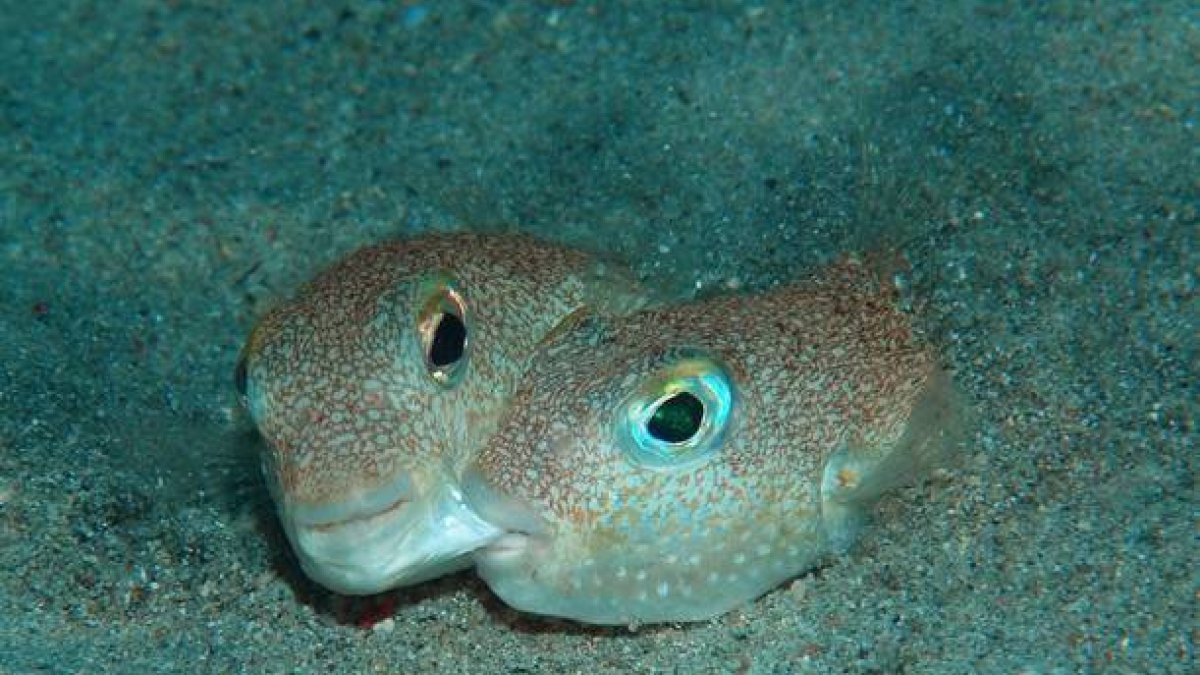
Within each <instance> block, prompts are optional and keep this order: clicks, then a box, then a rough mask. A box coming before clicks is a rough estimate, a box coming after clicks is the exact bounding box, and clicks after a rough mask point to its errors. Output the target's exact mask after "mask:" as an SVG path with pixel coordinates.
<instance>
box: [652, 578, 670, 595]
mask: <svg viewBox="0 0 1200 675" xmlns="http://www.w3.org/2000/svg"><path fill="white" fill-rule="evenodd" d="M656 590H657V591H658V597H660V598H665V597H667V595H668V594H670V592H671V585H670V584H668V583H667V582H665V581H660V582H659V583H658V588H657V589H656Z"/></svg>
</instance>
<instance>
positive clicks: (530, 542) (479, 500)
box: [462, 467, 551, 565]
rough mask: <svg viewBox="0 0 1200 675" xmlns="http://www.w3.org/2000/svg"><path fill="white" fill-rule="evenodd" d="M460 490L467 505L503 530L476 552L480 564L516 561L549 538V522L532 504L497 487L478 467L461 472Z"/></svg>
mask: <svg viewBox="0 0 1200 675" xmlns="http://www.w3.org/2000/svg"><path fill="white" fill-rule="evenodd" d="M462 491H463V498H464V500H465V501H466V504H467V506H468V508H470V509H471V510H472V511H473V512H474V513H475V514H476V515H477V516H478V517H479V518H481V519H482V520H484V521H486V522H488V523H489V524H491V525H492V526H493V527H495V528H497V529H498V530H499V531H501V532H502V534H501V535H500V536H499V537H497V538H496V539H495V540H494V541H492V542H491V543H490V544H489V545H488V546H487V547H486V548H483V549H480V551H479V552H478V553H477V554H476V558H477V559H478V560H479V562H480V563H481V564H487V565H496V564H501V565H502V564H505V563H515V562H516V561H517V560H518V559H520V558H522V557H524V556H526V555H527V554H529V553H531V552H532V549H533V547H535V546H537V545H538V544H539V543H541V544H545V542H546V541H547V540H548V539H549V538H550V535H551V528H550V524H549V523H548V522H547V521H546V519H545V518H543V517H542V516H541V515H539V514H538V513H537V511H536V510H535V509H534V507H533V506H532V505H531V504H529V503H527V502H525V501H524V500H522V499H520V498H517V497H515V496H512V495H509V494H507V493H505V492H504V491H502V490H500V489H498V488H497V487H495V486H494V485H493V484H491V483H489V482H488V480H487V479H486V478H485V477H484V476H483V474H482V473H481V472H480V471H479V470H478V469H477V468H475V467H470V468H468V469H467V470H466V472H465V473H464V474H463V479H462Z"/></svg>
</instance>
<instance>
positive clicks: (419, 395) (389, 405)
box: [244, 234, 637, 592]
mask: <svg viewBox="0 0 1200 675" xmlns="http://www.w3.org/2000/svg"><path fill="white" fill-rule="evenodd" d="M439 278H449V279H453V283H454V285H455V289H456V291H457V292H461V295H462V297H463V299H464V305H465V308H466V314H467V323H468V324H469V350H468V357H467V361H466V362H465V363H466V366H465V369H464V370H463V372H462V376H461V378H460V379H459V380H458V381H457V382H456V383H455V384H453V385H452V386H445V385H443V384H439V383H438V382H436V381H434V379H433V378H432V377H430V375H429V372H428V368H427V364H426V361H425V358H424V357H425V353H424V352H423V347H422V343H421V339H420V335H419V330H418V323H419V318H420V314H421V311H422V307H424V306H426V305H427V304H428V302H429V297H428V296H429V288H430V287H431V286H430V284H431V283H433V282H434V281H436V280H437V279H439ZM431 280H432V281H431ZM636 303H637V300H636V291H635V290H634V288H633V285H632V284H630V283H629V282H628V281H627V278H626V277H625V276H623V274H622V273H621V272H620V271H619V270H616V269H614V268H612V267H611V266H605V265H603V264H600V263H597V262H596V261H595V260H593V259H591V258H589V257H588V256H586V255H584V254H582V253H579V252H576V251H572V250H569V249H566V248H563V247H559V246H554V245H550V244H546V243H544V242H540V241H537V240H534V239H531V238H529V237H524V236H517V235H471V234H452V235H430V236H425V237H421V238H417V239H413V240H407V241H398V242H393V243H387V244H381V245H378V246H372V247H368V248H365V249H362V250H360V251H358V252H356V253H353V254H351V255H349V256H347V257H346V258H344V259H342V260H341V261H339V262H338V263H336V264H334V265H333V266H332V267H330V268H329V269H327V270H325V271H324V272H322V273H321V274H320V275H319V276H317V277H316V278H315V279H314V280H313V281H312V282H311V283H309V284H308V285H307V286H305V287H304V288H303V289H302V290H301V291H300V292H299V294H298V295H297V296H296V297H295V299H293V300H291V301H289V302H287V303H285V304H283V305H280V306H279V307H277V308H275V309H274V310H273V311H271V312H270V313H269V314H268V315H267V316H266V317H265V318H264V319H263V320H262V321H261V323H260V324H259V325H258V326H257V327H256V328H255V329H254V331H253V333H252V334H251V336H250V338H249V340H248V341H247V344H246V347H245V349H244V369H245V396H244V400H245V402H246V406H247V408H248V409H249V411H250V412H251V415H252V417H253V418H254V421H255V422H256V424H257V425H258V428H259V430H260V431H261V432H262V435H263V437H264V439H265V440H266V446H267V447H266V452H265V455H264V462H263V466H264V473H265V475H266V478H267V480H268V482H269V483H270V484H271V486H272V490H273V494H274V497H275V499H276V503H277V506H278V508H279V511H280V515H281V518H282V519H283V521H284V524H285V528H286V529H288V531H289V536H290V537H291V538H292V541H293V544H294V545H297V544H298V540H297V539H296V536H295V535H296V531H295V528H296V527H299V526H300V525H301V524H304V523H308V524H310V525H312V524H315V525H317V526H321V525H322V523H324V521H328V523H325V525H324V526H325V527H326V530H323V531H322V530H320V527H316V529H315V530H314V531H316V532H326V533H327V532H328V531H329V530H330V529H331V528H336V527H338V526H339V525H340V524H341V521H343V520H353V519H355V518H358V517H359V516H363V515H364V514H358V513H356V512H354V509H355V508H360V507H355V506H353V505H354V504H356V503H357V502H358V501H362V502H367V503H369V502H370V501H371V499H372V497H371V495H373V494H375V493H376V492H378V491H390V490H394V489H396V488H395V487H394V484H395V482H396V481H397V480H403V481H411V485H410V486H408V487H409V488H411V489H407V488H406V489H405V490H402V491H401V492H402V493H403V495H402V497H403V499H402V501H403V500H407V501H408V502H419V501H420V500H421V499H422V495H427V494H430V493H431V492H432V491H435V490H440V489H441V488H442V487H443V484H444V483H445V482H446V481H453V480H456V477H457V474H458V472H459V471H460V470H461V468H462V466H463V465H464V463H465V462H466V461H467V460H468V459H469V458H470V457H471V456H472V455H473V453H474V451H475V450H476V449H477V448H478V447H479V446H480V444H481V443H482V441H483V440H484V439H486V438H487V437H488V436H489V435H490V433H491V431H492V430H493V429H494V427H495V424H496V421H497V419H498V416H499V414H500V412H501V411H502V410H503V409H504V408H505V407H506V406H507V405H508V403H509V397H510V395H511V393H512V392H513V391H514V389H515V388H516V384H517V382H518V380H519V378H520V377H521V375H522V373H523V372H524V371H525V369H526V367H527V365H528V362H529V360H530V357H531V355H532V354H533V352H534V349H535V347H536V345H537V344H538V343H539V342H540V341H541V340H542V339H543V338H544V337H545V335H546V334H547V333H548V332H550V331H551V330H552V329H553V328H554V327H555V326H556V325H557V324H558V323H559V322H560V321H562V320H563V319H564V318H565V317H567V316H570V315H571V314H572V313H574V312H577V311H580V310H581V309H582V308H584V307H590V308H593V309H596V308H598V309H599V310H600V311H608V310H613V311H623V310H624V309H628V308H629V307H632V306H634V305H636ZM389 486H393V487H389ZM410 493H411V494H410ZM397 494H400V493H397ZM347 504H349V505H351V506H346V505H347ZM410 506H411V504H410ZM343 507H345V508H343ZM361 508H362V509H367V508H368V507H361ZM369 508H374V506H371V507H369ZM343 511H345V513H343ZM367 515H369V514H367ZM309 521H311V522H309ZM357 526H361V527H365V526H364V525H361V524H360V525H357ZM355 536H357V535H355ZM423 536H426V537H427V538H431V537H436V536H437V533H436V532H429V533H426V534H425V535H423ZM404 545H406V546H407V545H409V544H408V543H405V544H404ZM353 546H354V542H353V541H352V537H351V536H350V535H349V534H347V535H346V537H345V541H344V542H343V541H340V540H339V542H338V547H339V551H341V549H343V548H345V549H347V554H348V555H359V556H362V555H365V554H362V553H361V552H359V553H354V552H352V551H350V550H349V549H351V548H352V547H353ZM381 546H382V544H381ZM300 553H301V560H302V563H305V564H306V569H307V570H308V571H309V572H310V574H313V575H314V576H315V577H316V578H318V580H320V581H322V583H326V585H330V586H331V587H333V588H335V590H342V591H344V592H373V591H376V590H383V588H384V587H386V586H387V585H394V584H393V581H394V579H393V580H392V581H389V580H386V579H381V580H369V581H353V582H351V581H343V580H338V579H336V578H331V579H325V578H323V577H324V576H325V572H324V571H322V570H319V569H318V570H314V569H308V568H310V567H320V566H321V565H322V563H320V562H317V561H312V560H310V561H307V562H306V561H305V560H304V558H305V556H304V555H303V551H301V552H300ZM339 555H341V553H340V552H339ZM380 555H384V553H380ZM334 562H336V563H338V564H340V563H341V561H340V560H338V561H334ZM355 564H359V563H358V562H356V563H355ZM362 564H366V565H368V566H369V562H365V563H362ZM413 564H414V565H417V566H419V565H420V564H423V563H420V562H419V561H418V562H415V563H413ZM407 572H408V573H411V574H400V575H398V576H397V575H395V574H393V575H392V576H393V577H397V578H398V579H399V581H398V582H396V583H408V582H410V581H411V580H419V579H420V578H422V577H423V574H421V570H419V569H410V570H407Z"/></svg>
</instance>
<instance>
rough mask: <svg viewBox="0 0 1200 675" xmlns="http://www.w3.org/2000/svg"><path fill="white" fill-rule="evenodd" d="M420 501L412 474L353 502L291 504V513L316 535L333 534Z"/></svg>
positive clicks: (398, 478) (393, 512)
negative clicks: (319, 533) (417, 499)
mask: <svg viewBox="0 0 1200 675" xmlns="http://www.w3.org/2000/svg"><path fill="white" fill-rule="evenodd" d="M416 498H417V490H416V488H415V486H414V485H413V480H412V477H411V476H410V475H409V474H408V473H403V474H401V475H399V476H398V477H397V478H396V479H395V480H393V481H392V482H391V483H389V484H387V485H384V486H383V487H379V488H376V489H374V490H371V491H369V492H365V493H362V494H359V495H357V496H356V497H354V498H351V499H344V500H339V501H336V502H330V503H326V504H296V503H293V504H290V505H288V507H287V511H288V513H289V514H290V517H291V519H292V521H293V522H294V524H295V526H296V527H297V528H299V529H305V530H311V531H314V532H333V531H335V530H338V529H340V528H343V527H350V526H353V525H356V524H365V523H370V522H371V521H373V520H379V519H384V518H387V517H388V516H389V515H391V514H396V513H397V512H399V511H401V510H402V509H403V508H404V507H405V506H406V505H408V504H411V503H412V502H413V500H414V499H416Z"/></svg>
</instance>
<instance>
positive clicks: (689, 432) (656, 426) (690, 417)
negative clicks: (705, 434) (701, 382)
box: [646, 391, 704, 443]
mask: <svg viewBox="0 0 1200 675" xmlns="http://www.w3.org/2000/svg"><path fill="white" fill-rule="evenodd" d="M703 420H704V404H703V403H701V402H700V399H698V398H696V397H695V396H692V395H691V394H689V393H687V392H686V391H684V392H680V393H678V394H675V395H674V396H672V397H671V398H669V399H667V400H665V401H663V402H662V403H660V404H659V405H658V410H655V411H654V415H652V416H651V417H650V421H649V422H647V423H646V431H648V432H650V435H651V436H653V437H655V438H657V439H658V440H660V441H663V442H665V443H682V442H684V441H686V440H688V439H689V438H691V437H692V436H695V435H696V432H697V431H699V430H700V422H702V421H703Z"/></svg>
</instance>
